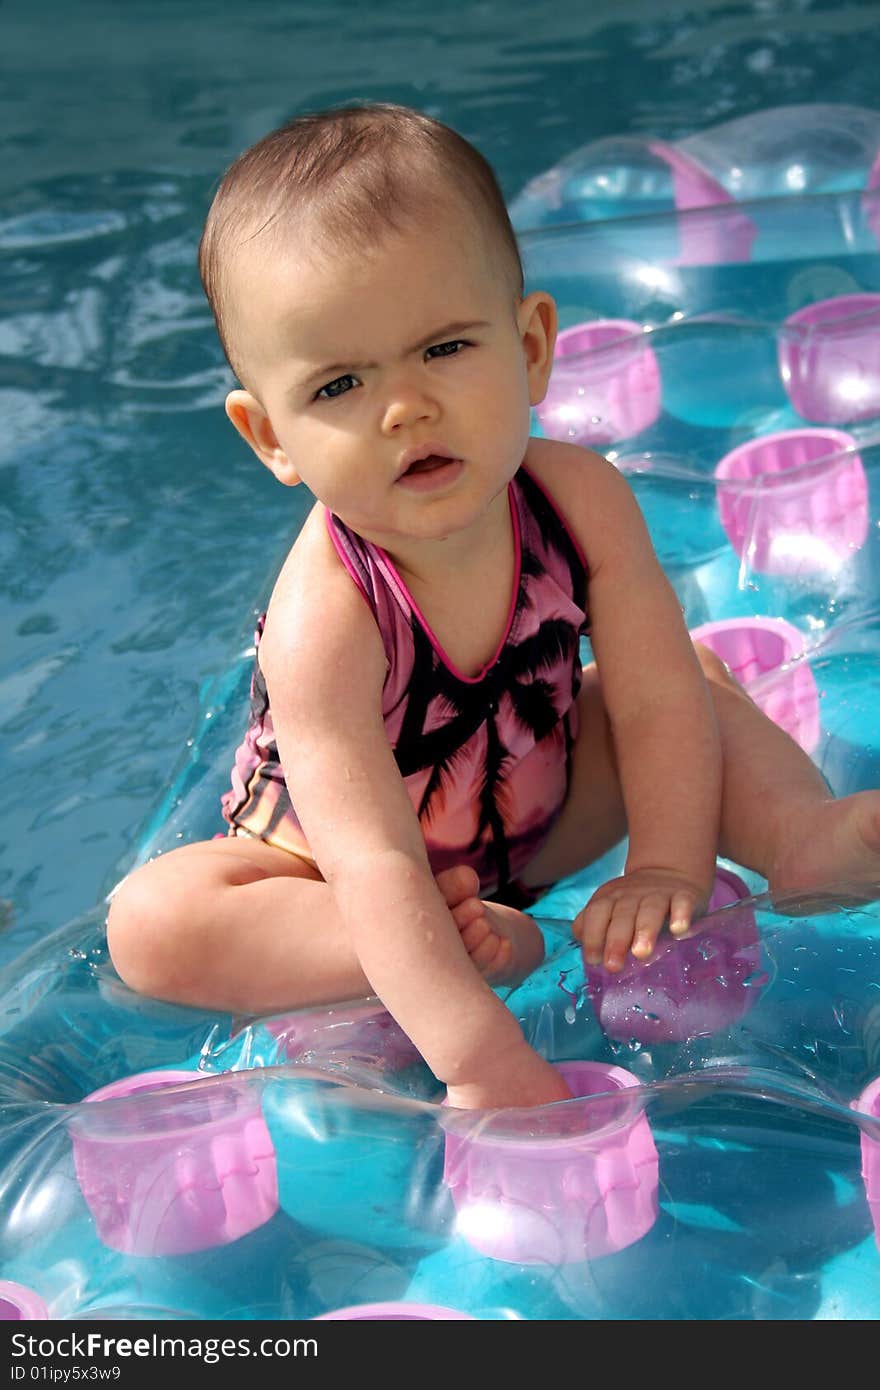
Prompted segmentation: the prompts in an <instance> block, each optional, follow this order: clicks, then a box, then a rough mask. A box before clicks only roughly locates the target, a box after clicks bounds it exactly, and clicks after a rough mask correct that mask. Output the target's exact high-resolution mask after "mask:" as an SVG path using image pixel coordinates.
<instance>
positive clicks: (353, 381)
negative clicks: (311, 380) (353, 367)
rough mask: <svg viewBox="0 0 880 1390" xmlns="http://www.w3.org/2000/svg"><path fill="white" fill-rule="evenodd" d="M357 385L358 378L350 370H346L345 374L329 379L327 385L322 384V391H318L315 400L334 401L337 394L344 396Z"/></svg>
mask: <svg viewBox="0 0 880 1390" xmlns="http://www.w3.org/2000/svg"><path fill="white" fill-rule="evenodd" d="M355 386H357V378H356V377H353V376H352V375H351V373H350V372H346V374H345V376H337V377H334V379H333V381H328V382H327V385H326V386H322V387H321V389H320V391H316V392H315V400H316V401H333V400H335V399H336V397H337V396H344V395H345V394H346V392H348V391H351V390H352V388H353V387H355Z"/></svg>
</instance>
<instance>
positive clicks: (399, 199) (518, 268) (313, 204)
mask: <svg viewBox="0 0 880 1390" xmlns="http://www.w3.org/2000/svg"><path fill="white" fill-rule="evenodd" d="M448 217H451V218H454V219H456V220H457V221H458V222H459V223H461V221H462V219H463V218H465V219H470V221H471V224H472V225H471V227H470V228H469V230H470V231H471V232H477V233H479V234H480V235H481V236H482V238H483V239H484V241H485V246H486V249H487V251H488V252H489V255H490V258H491V260H492V261H493V262H494V263H495V264H496V266H497V267H498V268H499V269H500V270H501V272H502V273H503V274H504V275H505V276H506V277H507V278H508V280H509V284H510V292H511V300H513V298H514V297H521V296H522V292H523V270H522V262H521V261H520V255H519V248H518V246H517V242H516V236H515V234H514V231H513V228H512V226H511V224H510V218H509V216H508V213H507V208H506V206H505V203H504V198H503V196H502V194H501V190H500V188H499V186H498V182H497V180H496V178H495V175H494V173H493V171H492V168H491V166H490V165H489V164H488V163H487V161H486V160H485V159H484V158H483V156H482V155H481V154H480V153H479V151H478V150H476V149H475V148H474V146H473V145H471V144H469V143H468V141H467V140H465V139H464V138H463V137H462V136H461V135H459V134H458V133H457V132H456V131H454V130H452V129H451V128H450V127H449V126H445V125H442V124H441V123H440V122H439V121H435V120H433V119H432V118H431V117H430V116H424V115H422V114H421V113H420V112H418V111H413V110H410V109H409V108H408V107H405V106H393V105H390V104H381V103H376V104H372V105H363V106H351V107H340V108H337V109H334V110H330V111H324V112H318V113H316V114H312V115H305V116H299V117H297V118H296V119H295V120H292V121H290V122H289V123H288V124H287V125H285V126H282V127H281V128H280V129H278V130H275V131H272V132H271V133H270V134H269V135H266V136H264V137H263V139H262V140H259V141H258V142H257V144H255V145H253V146H252V147H251V148H250V149H249V150H246V151H245V153H244V154H243V155H241V156H240V158H239V159H237V160H236V161H235V163H234V164H233V165H232V166H231V167H230V168H229V169H228V170H227V172H226V174H225V175H224V177H223V179H222V181H221V183H220V187H219V188H218V190H217V193H216V196H215V198H214V201H213V203H212V205H211V209H210V211H209V213H208V217H207V221H206V223H205V229H204V232H203V234H202V239H201V243H200V246H199V270H200V273H201V276H202V283H203V285H204V287H205V293H206V295H207V297H208V302H209V304H210V305H211V309H212V311H213V313H214V318H215V321H216V324H217V332H218V334H219V336H220V341H221V343H222V345H223V349H224V351H225V353H226V358H227V361H228V362H229V364H230V366H231V367H232V370H233V371H234V372H235V374H236V376H237V377H238V378H239V380H240V381H242V382H244V383H247V380H248V372H247V362H246V360H245V359H244V358H243V356H242V353H241V351H240V350H239V344H238V342H237V340H236V331H235V328H236V325H235V307H234V306H235V278H236V277H235V272H236V266H237V263H240V262H241V259H242V257H243V256H245V257H246V256H248V255H251V256H252V255H253V254H254V253H256V254H257V255H258V256H259V255H266V256H269V255H271V254H272V253H273V251H275V250H277V248H278V247H279V246H281V245H284V244H289V243H290V241H291V239H294V240H298V241H300V242H303V243H305V242H307V241H311V243H312V245H313V246H314V247H315V248H316V249H318V248H319V249H320V250H322V251H329V252H333V251H345V250H347V249H350V248H351V247H352V246H356V247H358V248H359V249H360V250H362V251H369V250H372V249H374V248H375V247H376V246H377V245H378V244H379V243H380V242H382V241H383V240H384V239H385V238H387V237H388V236H389V235H390V234H394V233H399V232H403V231H406V230H408V229H412V228H416V227H418V226H420V225H427V224H430V223H432V222H436V221H438V220H442V219H444V218H448Z"/></svg>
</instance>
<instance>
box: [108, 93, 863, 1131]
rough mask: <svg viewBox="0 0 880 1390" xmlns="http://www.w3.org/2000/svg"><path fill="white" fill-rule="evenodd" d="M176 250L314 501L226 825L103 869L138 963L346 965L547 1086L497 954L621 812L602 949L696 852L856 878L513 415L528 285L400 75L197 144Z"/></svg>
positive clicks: (515, 1085)
mask: <svg viewBox="0 0 880 1390" xmlns="http://www.w3.org/2000/svg"><path fill="white" fill-rule="evenodd" d="M200 263H201V270H202V276H203V281H204V285H205V289H206V293H207V295H208V298H209V300H210V302H211V306H212V308H213V311H214V315H215V318H216V321H217V327H218V331H219V334H220V337H221V340H222V342H223V345H224V348H225V350H226V352H227V355H228V358H229V361H230V363H231V365H232V367H233V369H234V371H235V373H236V376H237V378H238V380H239V381H240V382H241V386H240V388H238V389H236V390H233V391H232V392H231V393H230V395H229V397H228V399H227V402H226V411H227V415H228V416H229V419H230V420H231V421H232V423H233V425H234V426H235V428H236V429H237V430H238V431H239V433H240V434H241V435H242V437H243V438H244V439H245V440H246V442H247V443H248V444H249V445H250V446H251V448H252V449H253V451H254V453H255V454H256V455H257V458H258V459H259V460H260V462H261V463H263V464H265V466H266V467H267V468H269V469H271V471H272V472H273V473H274V475H275V477H276V478H277V479H278V481H279V482H280V483H282V484H284V485H285V486H286V487H295V486H297V485H298V484H299V483H305V484H306V486H307V487H308V489H309V490H310V492H311V493H312V494H313V495H314V497H315V498H316V499H317V501H316V502H315V505H314V507H313V508H312V510H311V513H310V514H309V516H308V519H307V521H306V522H305V525H304V526H303V528H302V530H301V531H300V533H299V535H298V536H297V538H296V541H295V543H294V544H293V546H292V548H291V550H290V553H289V555H288V557H287V560H286V562H285V564H284V566H283V568H282V571H281V574H280V576H279V578H278V581H277V584H276V585H275V589H274V592H273V594H272V598H271V602H270V605H269V609H268V612H267V614H266V617H265V625H264V626H263V628H262V633H261V636H260V640H259V648H258V654H257V662H256V668H255V674H254V680H253V701H252V714H251V723H250V728H249V730H248V733H247V736H246V738H245V741H244V743H243V744H242V746H241V748H240V749H239V752H238V754H237V757H236V764H235V770H234V773H233V779H232V780H233V786H232V791H231V792H230V793H229V794H228V795H227V796H226V797H225V799H224V813H225V816H226V819H227V821H228V822H229V826H230V829H229V835H228V836H227V837H226V838H220V839H215V840H212V841H210V842H207V843H202V844H190V845H186V846H184V847H182V848H180V849H177V850H174V851H173V852H171V853H169V854H166V855H164V856H162V857H160V858H158V859H156V860H154V861H152V862H151V863H149V864H147V865H145V866H144V867H142V868H140V869H139V870H137V871H136V872H135V873H133V874H132V875H131V876H130V877H129V878H128V879H127V880H126V881H125V882H124V883H123V885H122V887H121V889H120V890H119V892H118V893H117V895H116V896H115V898H114V899H113V902H112V905H111V911H110V918H109V924H108V933H109V944H110V950H111V953H112V957H113V960H114V962H115V965H116V967H117V969H118V971H119V973H120V975H121V976H122V977H123V979H125V980H126V981H127V982H128V983H129V984H130V985H131V986H132V987H133V988H134V989H136V990H140V991H143V992H145V993H149V994H153V995H158V996H160V997H162V998H165V999H169V1000H176V1001H179V1002H183V1003H187V1004H192V1005H197V1006H201V1007H211V1008H222V1009H225V1010H231V1011H234V1012H247V1013H270V1012H279V1011H282V1010H284V1009H288V1008H296V1007H300V1006H305V1005H315V1004H322V1003H326V1002H329V1001H333V1000H342V999H350V998H355V997H359V996H363V995H365V994H368V993H375V994H377V995H378V996H379V997H380V998H381V999H382V1001H383V1002H384V1004H385V1005H386V1007H387V1008H388V1009H389V1010H390V1012H391V1013H392V1014H393V1015H394V1017H395V1018H396V1019H397V1020H398V1022H399V1023H400V1025H401V1027H402V1028H403V1029H404V1030H405V1031H406V1033H407V1034H408V1035H409V1036H410V1037H411V1038H412V1040H413V1041H414V1043H415V1044H416V1046H417V1047H418V1048H419V1050H420V1051H421V1053H422V1054H423V1056H424V1057H425V1059H426V1060H427V1062H428V1063H429V1065H430V1066H431V1068H432V1070H433V1071H434V1073H435V1074H436V1076H437V1077H438V1078H439V1079H441V1080H442V1081H443V1082H444V1083H445V1084H446V1086H447V1089H448V1099H449V1102H450V1103H451V1104H453V1105H456V1106H460V1107H471V1108H472V1107H501V1106H528V1105H536V1104H543V1103H547V1102H552V1101H557V1100H561V1099H564V1098H566V1097H567V1095H568V1091H567V1089H566V1087H565V1084H564V1082H563V1081H562V1079H561V1077H560V1075H559V1074H558V1072H557V1071H556V1070H555V1068H553V1067H552V1066H551V1065H550V1064H549V1063H548V1062H546V1061H545V1060H544V1059H542V1058H541V1057H540V1056H538V1054H537V1053H536V1052H534V1051H533V1050H532V1049H531V1048H530V1047H529V1046H528V1044H527V1043H526V1042H525V1039H524V1038H523V1036H522V1033H521V1031H520V1029H519V1026H518V1025H517V1023H516V1020H515V1019H514V1017H513V1015H512V1014H511V1013H510V1012H509V1011H508V1010H507V1008H505V1006H504V1004H503V1003H502V1002H501V1001H500V999H499V998H498V996H497V995H496V994H495V993H494V992H493V989H492V988H491V986H493V985H499V984H503V983H511V982H515V981H517V980H520V979H522V978H523V977H524V976H525V975H526V974H527V973H528V972H529V971H530V970H532V969H533V968H534V967H535V966H536V965H537V964H538V962H539V961H540V960H541V956H542V941H541V936H540V933H539V931H538V928H537V927H536V925H535V923H534V921H533V920H532V919H531V918H530V917H529V916H527V915H526V914H524V913H523V912H522V911H521V909H522V907H523V906H526V905H528V904H529V903H530V902H531V901H533V900H534V898H535V897H536V896H538V894H539V893H540V891H541V890H542V889H543V888H544V887H545V886H546V885H549V884H552V883H553V882H554V881H555V880H557V879H559V878H560V877H562V876H563V875H567V874H570V873H573V872H574V871H575V870H577V869H580V868H581V867H583V866H584V865H586V864H589V863H590V862H591V861H592V860H594V859H596V858H597V857H598V856H600V855H602V854H603V853H604V852H605V851H607V850H608V849H610V848H611V846H613V845H614V844H615V843H617V842H618V841H619V840H621V839H622V837H623V836H624V835H625V834H628V836H629V848H628V855H627V859H626V865H625V872H624V873H623V874H622V876H621V877H619V878H616V879H614V880H613V881H611V882H608V883H605V884H603V885H602V887H600V888H599V889H598V891H597V892H595V893H594V894H593V896H592V898H591V899H590V901H589V902H588V903H587V904H586V905H585V907H584V908H583V910H582V911H581V912H580V914H579V915H578V917H577V920H576V921H575V924H574V931H575V935H576V936H578V937H579V938H580V939H581V941H582V942H583V947H584V952H585V956H586V959H587V960H588V961H590V962H593V963H600V962H601V963H603V964H604V965H605V967H606V968H607V969H608V970H610V971H619V970H620V969H621V968H622V966H623V964H624V961H625V959H626V956H627V954H628V953H630V952H631V953H632V955H634V956H636V957H638V958H641V959H644V958H647V957H648V956H650V955H651V952H652V950H653V947H654V945H655V942H656V940H657V937H658V934H659V933H660V931H661V929H663V928H664V926H665V925H666V924H668V926H669V930H670V931H671V932H672V933H673V934H674V935H678V934H681V933H683V932H685V931H687V929H688V927H689V925H690V923H691V920H692V919H693V918H694V916H695V915H697V914H699V913H700V912H701V910H702V909H703V908H704V907H705V905H706V902H707V899H708V896H709V893H710V890H711V887H712V882H713V873H714V865H715V857H716V853H717V852H719V851H720V852H721V853H722V854H724V855H726V856H729V857H730V858H732V859H733V860H735V861H737V862H739V863H740V864H743V865H746V866H748V867H750V868H752V869H754V870H756V871H758V872H759V873H761V874H763V875H764V876H765V877H766V878H767V879H768V880H769V883H770V886H771V888H773V889H774V890H780V891H783V890H802V889H806V888H810V887H811V886H815V885H820V884H822V883H823V882H829V881H832V880H837V881H840V880H844V879H850V878H854V877H862V878H867V877H870V876H871V875H874V876H875V877H876V876H877V874H878V871H880V792H864V793H860V794H858V795H856V796H852V797H848V798H844V799H841V800H834V799H833V798H832V797H831V795H830V793H829V791H828V789H827V787H826V785H825V783H824V781H823V779H822V777H821V776H820V775H819V773H818V771H817V770H816V768H815V767H814V766H813V764H812V763H811V762H810V760H809V759H808V758H807V757H806V755H805V754H803V753H802V752H801V750H800V749H799V748H798V747H797V746H796V745H795V744H794V743H793V742H792V741H791V740H790V739H789V738H788V737H787V736H786V735H785V734H784V733H782V732H781V731H780V730H779V729H778V728H776V726H775V725H773V724H772V723H770V722H769V721H768V720H767V719H765V718H764V716H763V715H762V714H761V713H760V712H759V710H758V709H757V707H756V706H755V705H754V704H753V703H752V702H751V701H750V700H749V698H748V697H747V696H746V695H745V694H744V692H743V691H742V690H741V689H740V687H739V686H738V685H737V684H736V682H735V681H734V680H733V679H732V677H731V676H730V675H729V673H728V671H727V669H726V668H725V667H724V666H723V665H722V663H721V662H719V661H718V660H717V659H716V658H715V657H714V656H713V655H712V654H711V653H710V652H708V651H706V650H700V649H699V648H695V647H694V646H693V644H692V643H691V641H690V639H689V637H688V633H687V631H686V628H685V625H684V622H683V619H682V613H681V609H680V606H679V604H678V602H677V601H676V598H675V595H674V593H673V591H672V589H671V587H670V585H669V583H668V582H667V580H666V578H665V577H664V575H663V572H662V571H661V569H660V566H659V564H658V562H657V559H656V557H655V555H654V552H653V549H652V547H651V544H650V541H649V539H648V534H647V531H646V528H645V524H644V521H643V519H642V517H641V514H640V512H639V509H638V507H637V505H636V503H635V501H634V499H633V496H632V493H631V491H630V489H629V487H628V485H627V483H626V482H625V481H624V479H623V477H622V476H621V475H620V473H619V472H618V471H617V470H616V469H615V468H614V467H613V466H612V465H611V464H610V463H608V462H607V461H606V460H605V459H604V458H602V457H600V456H599V455H597V454H594V453H591V452H590V451H588V450H584V449H581V448H578V447H575V446H573V445H569V444H562V443H558V442H553V441H550V440H539V439H533V438H530V436H529V425H530V407H531V406H533V405H535V404H537V403H538V402H540V401H541V400H542V398H543V396H544V393H545V390H546V387H547V382H548V378H549V375H550V369H551V365H552V360H553V345H554V339H555V335H556V309H555V306H554V303H553V300H552V299H551V298H550V296H549V295H547V294H545V293H543V292H542V291H540V290H535V291H533V292H531V293H529V294H527V295H524V293H523V277H522V268H521V265H520V259H519V254H518V250H517V244H516V240H515V237H514V234H513V231H512V229H511V226H510V222H509V220H508V217H507V213H506V210H505V206H504V202H503V199H502V197H501V194H500V191H499V189H498V185H497V183H496V181H495V178H494V176H493V174H492V172H491V170H490V168H489V166H488V165H487V164H486V162H485V161H484V160H483V158H482V157H481V156H480V155H479V154H478V153H477V151H476V150H475V149H473V148H472V147H471V146H470V145H469V144H468V143H467V142H466V141H465V140H464V139H462V138H461V137H460V136H458V135H457V134H456V133H454V132H453V131H452V130H450V129H448V128H446V127H445V126H443V125H441V124H439V123H438V122H436V121H434V120H431V119H429V118H427V117H425V116H423V115H420V114H419V113H417V112H415V111H410V110H407V109H405V108H401V107H396V106H385V105H374V106H362V107H357V108H352V109H342V110H335V111H329V112H325V113H321V114H317V115H311V116H305V117H302V118H300V119H297V120H294V121H292V122H291V123H290V124H289V125H287V126H285V127H284V128H283V129H281V130H278V131H275V132H274V133H272V134H270V135H268V136H266V138H265V139H263V140H261V141H260V142H259V143H258V144H257V145H255V146H254V147H253V149H251V150H249V151H247V152H246V153H245V154H244V155H242V157H241V158H240V159H239V160H238V161H237V162H236V163H235V164H234V165H233V166H232V168H231V169H230V170H229V171H228V172H227V174H226V176H225V178H224V179H223V181H222V183H221V186H220V189H219V191H218V193H217V196H216V198H215V199H214V203H213V206H212V207H211V210H210V213H209V216H208V220H207V224H206V227H205V231H204V235H203V238H202V243H201V249H200ZM586 632H589V635H590V639H591V642H592V648H593V652H594V655H595V664H594V665H590V666H589V667H586V668H585V669H581V664H580V660H579V655H578V652H579V637H580V635H581V634H583V633H586Z"/></svg>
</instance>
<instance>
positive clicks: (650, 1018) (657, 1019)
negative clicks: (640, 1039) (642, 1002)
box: [645, 1009, 660, 1023]
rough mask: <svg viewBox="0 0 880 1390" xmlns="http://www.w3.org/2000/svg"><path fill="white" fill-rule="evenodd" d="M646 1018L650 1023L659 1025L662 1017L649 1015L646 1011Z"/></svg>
mask: <svg viewBox="0 0 880 1390" xmlns="http://www.w3.org/2000/svg"><path fill="white" fill-rule="evenodd" d="M645 1018H646V1020H647V1021H648V1023H659V1022H660V1015H659V1014H649V1013H648V1010H647V1009H645Z"/></svg>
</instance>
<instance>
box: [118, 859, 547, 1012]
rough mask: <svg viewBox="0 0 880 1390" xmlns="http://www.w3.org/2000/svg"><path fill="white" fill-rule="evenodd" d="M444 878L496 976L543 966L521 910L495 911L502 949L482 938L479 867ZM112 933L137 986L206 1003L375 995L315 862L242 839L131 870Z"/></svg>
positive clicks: (481, 966)
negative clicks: (493, 947)
mask: <svg viewBox="0 0 880 1390" xmlns="http://www.w3.org/2000/svg"><path fill="white" fill-rule="evenodd" d="M436 882H437V886H438V888H439V889H440V892H441V893H442V894H443V897H444V898H445V900H446V902H447V903H448V905H449V907H450V910H451V911H452V915H453V918H454V919H455V918H456V912H457V913H458V916H459V917H461V919H462V920H461V922H458V921H457V919H456V925H458V926H459V930H460V931H461V933H462V939H463V942H464V944H465V946H466V949H468V951H469V954H470V956H471V959H472V960H473V962H474V965H475V966H476V968H477V969H478V970H480V971H481V973H482V974H484V975H486V976H487V978H488V979H489V980H490V982H491V983H493V984H500V983H503V982H508V983H512V982H513V979H514V977H516V978H524V976H525V975H527V974H528V973H529V971H530V970H532V969H534V968H535V966H536V965H538V964H539V963H540V960H541V958H542V956H543V940H542V938H541V934H540V932H539V931H538V928H537V927H536V926H535V923H534V922H533V921H532V919H531V918H529V917H524V916H523V914H522V913H513V912H512V910H511V909H504V908H499V909H497V913H498V916H497V918H496V917H494V915H493V920H494V921H495V922H496V924H497V925H498V930H499V936H498V941H501V940H504V941H505V942H506V944H505V946H504V947H503V948H501V949H496V950H490V949H489V947H490V943H488V942H481V941H480V939H479V938H480V929H479V926H478V925H477V924H476V922H475V913H474V904H475V903H476V902H477V901H478V900H476V899H475V898H474V894H475V892H476V890H477V886H478V880H477V876H476V874H475V873H474V872H473V870H472V869H469V868H467V867H465V866H460V867H458V868H453V869H448V870H445V871H444V872H442V873H439V874H438V875H437V876H436ZM505 913H507V914H509V915H508V917H507V918H505V916H504V914H505ZM514 917H515V918H521V919H522V923H523V924H524V925H523V926H522V929H521V930H517V924H516V923H514V922H513V920H512V919H513V918H514ZM107 938H108V943H109V947H110V954H111V957H112V959H113V963H114V965H115V966H116V969H117V970H118V972H119V974H120V975H121V977H122V978H123V980H125V981H126V983H127V984H129V985H130V986H131V988H132V989H135V990H137V991H138V992H139V993H141V994H149V995H153V996H154V997H156V998H160V999H168V1000H171V1001H173V1002H174V1003H179V1004H189V1005H192V1006H194V1007H198V1008H208V1009H222V1010H224V1011H228V1012H231V1013H253V1014H266V1013H278V1012H281V1011H282V1010H284V1009H293V1008H299V1007H302V1006H305V1005H309V1004H327V1003H332V1002H335V1001H338V1000H341V999H359V998H363V997H364V996H365V995H369V994H372V993H373V991H372V989H371V986H370V984H369V982H368V980H367V978H366V976H365V975H364V973H363V971H362V970H361V967H360V964H359V962H358V959H357V956H356V955H355V952H354V950H353V948H352V945H351V941H350V939H349V936H348V933H347V932H346V930H345V928H344V927H343V925H342V922H341V921H340V919H339V915H338V913H337V911H336V904H335V901H334V899H333V895H332V893H331V891H330V889H329V888H328V887H327V884H326V883H325V882H324V880H323V879H322V878H321V876H320V874H319V873H318V871H317V869H315V868H314V866H313V865H311V864H309V863H308V862H307V861H306V860H303V859H300V858H298V856H296V855H294V854H288V853H287V852H286V851H284V850H281V849H276V848H275V847H273V846H272V845H267V844H264V843H263V841H261V840H254V839H250V838H245V837H243V836H242V837H239V838H230V839H222V840H209V841H205V842H202V843H198V844H192V845H184V846H182V847H181V848H180V849H177V850H173V851H171V852H170V853H168V854H165V855H162V856H160V857H159V858H158V859H154V860H151V861H150V863H148V864H145V865H143V867H142V868H140V869H137V870H135V871H134V872H133V873H132V874H130V875H129V877H128V878H127V879H125V880H124V881H123V883H122V884H121V885H120V887H119V889H118V890H117V892H116V893H115V894H114V897H113V899H112V901H111V904H110V914H109V918H108V923H107Z"/></svg>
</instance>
